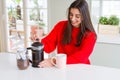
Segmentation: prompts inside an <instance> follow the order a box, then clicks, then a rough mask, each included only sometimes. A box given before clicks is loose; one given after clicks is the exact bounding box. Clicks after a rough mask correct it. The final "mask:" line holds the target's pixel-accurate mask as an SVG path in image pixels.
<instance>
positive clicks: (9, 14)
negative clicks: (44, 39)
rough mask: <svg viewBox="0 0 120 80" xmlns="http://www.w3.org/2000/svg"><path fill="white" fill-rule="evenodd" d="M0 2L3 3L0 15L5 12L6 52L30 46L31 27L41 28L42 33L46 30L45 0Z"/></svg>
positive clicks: (6, 0) (5, 0)
mask: <svg viewBox="0 0 120 80" xmlns="http://www.w3.org/2000/svg"><path fill="white" fill-rule="evenodd" d="M0 3H4V4H3V5H2V7H3V9H5V11H4V10H2V12H1V14H2V15H0V16H3V13H4V12H5V15H4V16H6V17H5V21H4V24H6V25H5V27H6V29H7V30H6V34H7V41H6V42H7V46H8V48H7V51H8V52H15V51H16V49H17V48H18V47H28V46H30V44H31V39H30V34H31V32H32V31H33V28H34V29H35V28H36V30H39V29H43V33H42V34H46V33H47V32H48V28H47V24H48V23H47V0H3V1H0ZM2 27H3V26H2ZM39 34H40V33H39ZM42 36H43V35H42Z"/></svg>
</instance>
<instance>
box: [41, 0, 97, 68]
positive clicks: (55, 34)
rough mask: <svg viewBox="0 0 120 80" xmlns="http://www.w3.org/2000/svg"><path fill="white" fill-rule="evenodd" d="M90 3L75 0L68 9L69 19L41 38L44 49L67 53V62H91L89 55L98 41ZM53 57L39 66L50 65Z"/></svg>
mask: <svg viewBox="0 0 120 80" xmlns="http://www.w3.org/2000/svg"><path fill="white" fill-rule="evenodd" d="M96 38H97V36H96V33H95V31H94V28H93V25H92V22H91V19H90V14H89V10H88V4H87V2H86V1H85V0H76V1H74V2H73V3H72V4H71V5H70V7H69V9H68V20H65V21H60V22H58V23H57V24H56V25H55V27H54V28H53V30H52V31H51V32H50V33H49V34H48V35H47V36H46V37H45V38H43V39H42V40H41V42H42V43H43V44H44V51H45V52H47V53H50V52H52V51H54V50H55V49H56V47H57V53H58V54H59V53H65V54H67V64H78V63H83V64H90V61H89V56H90V54H91V53H92V51H93V48H94V45H95V42H96ZM50 66H53V65H52V64H51V58H48V59H45V60H44V61H42V62H40V63H39V67H50Z"/></svg>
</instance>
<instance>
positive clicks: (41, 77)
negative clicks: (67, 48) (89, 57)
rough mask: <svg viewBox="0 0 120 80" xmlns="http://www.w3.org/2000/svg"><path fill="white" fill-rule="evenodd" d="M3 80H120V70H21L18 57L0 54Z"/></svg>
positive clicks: (83, 66)
mask: <svg viewBox="0 0 120 80" xmlns="http://www.w3.org/2000/svg"><path fill="white" fill-rule="evenodd" d="M0 79H1V80H120V69H115V68H108V67H102V66H95V65H86V64H71V65H67V67H66V68H65V69H58V68H56V67H50V68H33V67H31V65H30V66H29V67H28V68H27V69H26V70H19V69H18V68H17V65H16V55H15V54H10V53H0Z"/></svg>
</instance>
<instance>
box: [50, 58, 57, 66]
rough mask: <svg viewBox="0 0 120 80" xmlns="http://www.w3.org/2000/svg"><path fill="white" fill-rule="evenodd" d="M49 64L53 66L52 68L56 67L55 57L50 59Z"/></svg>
mask: <svg viewBox="0 0 120 80" xmlns="http://www.w3.org/2000/svg"><path fill="white" fill-rule="evenodd" d="M51 64H52V65H54V66H57V65H56V57H52V58H51Z"/></svg>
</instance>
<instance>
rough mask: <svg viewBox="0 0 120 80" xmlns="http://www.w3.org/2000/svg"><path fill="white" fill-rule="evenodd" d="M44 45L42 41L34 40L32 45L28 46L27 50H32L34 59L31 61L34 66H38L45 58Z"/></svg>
mask: <svg viewBox="0 0 120 80" xmlns="http://www.w3.org/2000/svg"><path fill="white" fill-rule="evenodd" d="M43 48H44V45H43V44H42V43H40V42H38V41H37V42H34V43H33V44H32V45H31V47H28V48H27V50H31V51H32V60H30V59H29V61H30V62H31V63H32V67H38V64H39V62H41V61H43V60H44V51H43Z"/></svg>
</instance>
